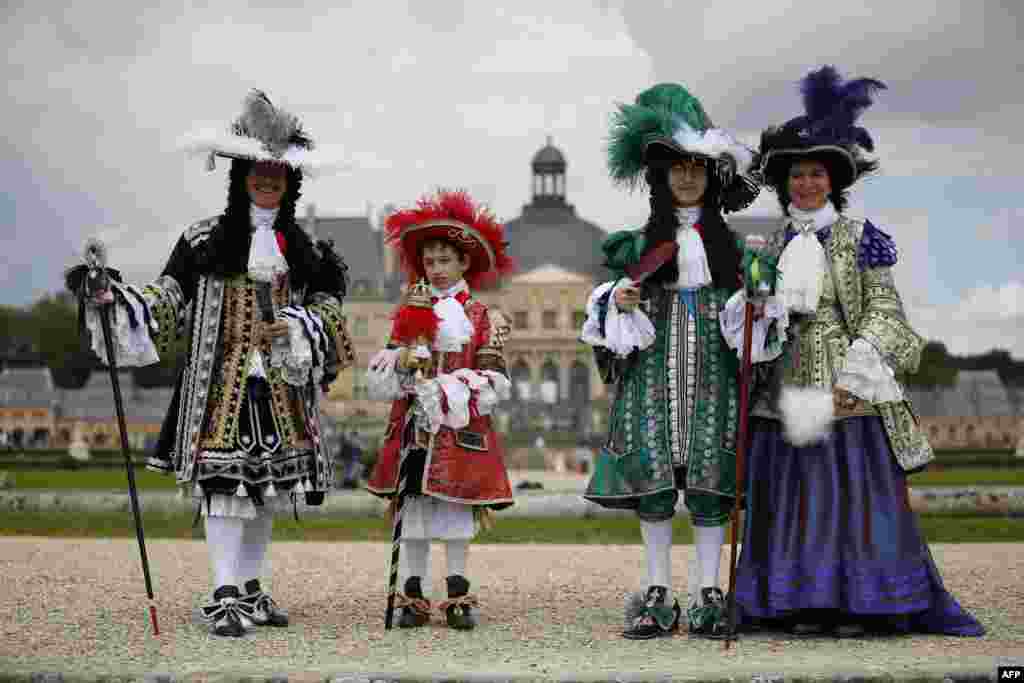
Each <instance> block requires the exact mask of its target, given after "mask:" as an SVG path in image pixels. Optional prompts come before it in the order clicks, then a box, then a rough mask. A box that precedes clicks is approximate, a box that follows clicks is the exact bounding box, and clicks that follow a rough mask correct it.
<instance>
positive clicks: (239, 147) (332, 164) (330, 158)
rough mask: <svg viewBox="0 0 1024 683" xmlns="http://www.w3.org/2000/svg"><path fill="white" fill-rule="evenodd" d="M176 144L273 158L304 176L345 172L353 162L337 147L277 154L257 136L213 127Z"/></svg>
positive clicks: (194, 150) (194, 152)
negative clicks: (244, 135) (237, 133)
mask: <svg viewBox="0 0 1024 683" xmlns="http://www.w3.org/2000/svg"><path fill="white" fill-rule="evenodd" d="M177 147H178V148H179V149H181V150H182V151H184V152H185V153H186V154H188V155H190V156H202V157H210V156H211V155H216V156H220V157H226V158H229V159H249V160H252V161H276V162H278V163H282V164H286V165H288V166H290V167H292V168H295V169H298V170H301V171H302V174H303V175H304V176H306V177H310V178H312V177H316V176H323V175H327V174H329V173H336V172H341V171H348V170H351V169H352V168H353V167H354V164H353V162H351V161H349V160H348V159H346V158H344V156H343V155H342V150H341V149H340V148H338V147H330V148H324V149H319V148H318V149H305V148H303V147H299V146H297V145H290V146H289V147H288V148H287V149H285V150H284V152H283V153H282V154H281V155H280V156H276V155H274V154H273V153H271V152H270V151H269V150H268V149H267V148H266V147H265V146H264V145H263V143H262V142H260V141H259V140H257V139H256V138H250V137H243V136H241V135H235V134H234V133H232V132H230V131H225V130H218V129H215V128H206V129H201V130H197V131H194V132H192V133H189V134H187V135H185V136H182V137H181V138H179V140H178V143H177ZM211 170H212V168H211Z"/></svg>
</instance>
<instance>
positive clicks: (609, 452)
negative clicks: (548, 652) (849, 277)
mask: <svg viewBox="0 0 1024 683" xmlns="http://www.w3.org/2000/svg"><path fill="white" fill-rule="evenodd" d="M751 160H752V154H751V152H750V150H748V149H747V148H745V147H744V146H743V145H741V144H739V143H738V142H736V141H735V140H734V139H733V138H732V137H731V136H729V135H728V134H727V133H725V131H723V130H721V129H718V128H715V127H714V126H713V125H712V123H711V120H710V119H709V117H708V116H707V114H706V113H705V112H704V109H703V107H702V106H701V104H700V102H699V101H698V100H697V99H696V98H695V97H693V96H692V95H691V94H690V93H689V92H687V90H686V89H685V88H683V87H682V86H680V85H676V84H669V83H664V84H660V85H656V86H654V87H653V88H650V89H648V90H646V91H644V92H642V93H640V94H639V95H638V96H637V98H636V100H635V103H634V104H625V105H620V106H619V108H618V111H617V112H616V115H615V117H614V120H613V126H612V131H611V136H610V144H609V149H608V165H609V172H610V174H611V176H612V178H613V179H614V180H615V181H617V182H618V183H620V184H623V185H626V186H627V187H629V188H635V187H636V186H638V185H641V184H645V185H646V186H647V187H648V188H649V192H650V204H651V214H650V218H649V219H648V221H647V224H646V225H645V226H644V227H643V228H641V229H639V230H625V231H621V232H617V233H614V234H612V235H611V236H610V237H609V238H608V239H607V240H606V241H605V242H604V244H603V245H602V249H603V251H604V253H605V258H606V265H607V266H608V268H610V269H611V270H612V271H613V272H614V273H615V274H616V276H617V279H616V280H614V281H611V282H606V283H604V284H602V285H600V286H599V287H597V289H595V290H594V292H593V293H592V294H591V296H590V299H589V301H588V303H587V320H586V322H585V323H584V326H583V332H582V335H581V337H582V339H583V341H584V342H586V343H588V344H590V345H591V346H592V347H593V349H594V353H595V355H596V358H597V362H598V365H599V367H600V370H601V374H602V378H603V379H604V381H605V382H606V383H607V384H609V385H611V386H613V387H614V391H613V392H612V394H613V397H614V398H613V401H612V407H611V414H610V416H609V434H608V438H607V441H606V442H605V445H604V447H603V448H602V449H601V450H600V453H599V454H598V457H597V459H596V463H595V467H594V472H593V476H592V478H591V480H590V483H589V486H588V487H587V491H586V493H585V494H584V495H585V497H586V498H587V499H588V500H591V501H594V502H596V503H598V504H599V505H602V506H604V507H609V508H625V509H631V510H635V511H636V513H637V516H639V517H640V528H641V532H642V535H643V540H644V549H645V554H646V559H647V584H646V585H647V588H646V590H645V591H644V592H643V593H641V594H637V595H635V596H633V597H631V599H630V601H629V602H628V603H627V610H626V627H625V631H624V633H623V635H624V636H625V637H626V638H631V639H646V638H654V637H657V636H660V635H670V634H671V633H673V632H674V631H676V630H677V629H678V624H679V620H680V616H681V610H680V608H679V604H678V601H676V600H675V599H674V598H673V595H672V585H671V547H672V517H673V516H674V514H675V508H676V504H677V502H678V499H679V491H680V490H682V491H684V492H685V503H686V507H687V509H688V510H689V512H690V515H691V519H692V522H693V525H694V528H695V531H696V542H697V555H698V562H699V579H698V581H699V584H700V585H699V587H698V586H694V585H691V586H689V591H690V595H691V599H690V604H689V605H688V609H687V617H688V622H689V628H690V632H691V633H694V634H698V635H703V636H708V637H721V636H723V635H724V634H725V631H726V630H727V629H726V626H727V625H726V614H725V600H724V596H723V595H722V591H721V590H720V588H719V587H718V583H719V580H718V579H719V564H720V553H721V545H722V542H723V541H724V536H725V525H726V522H727V521H728V519H729V515H730V512H731V509H732V505H733V498H734V496H735V491H736V477H735V453H736V427H737V412H738V408H739V394H738V390H739V389H738V383H737V376H738V362H737V359H736V356H735V354H734V353H733V352H732V351H730V349H729V347H728V346H727V345H726V343H725V341H724V339H723V338H722V336H721V332H720V331H719V322H718V314H719V311H721V310H722V308H723V306H724V305H725V302H726V300H728V298H729V297H730V296H731V295H732V294H733V292H735V291H736V290H737V289H739V288H740V287H741V285H742V272H743V269H742V265H741V262H742V259H743V253H742V252H743V250H742V247H741V245H740V243H739V241H738V240H737V237H736V235H735V234H734V233H733V232H732V231H731V230H730V229H729V227H728V226H727V225H726V223H725V221H724V220H723V218H722V213H723V212H729V211H738V210H740V209H743V208H745V207H747V206H749V205H750V203H751V202H752V201H753V200H754V198H755V197H756V196H757V192H758V186H757V185H756V183H754V182H753V181H751V180H750V179H749V178H747V177H746V176H745V173H746V172H747V170H748V169H749V166H750V162H751ZM691 580H692V579H691Z"/></svg>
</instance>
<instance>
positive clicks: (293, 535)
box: [0, 512, 1024, 545]
mask: <svg viewBox="0 0 1024 683" xmlns="http://www.w3.org/2000/svg"><path fill="white" fill-rule="evenodd" d="M918 519H919V521H920V524H921V527H922V530H923V531H924V534H925V537H926V538H927V539H928V542H929V543H995V542H1000V543H1007V542H1014V543H1020V542H1024V519H1019V518H1018V519H1009V518H1006V517H968V516H963V515H920V516H919V517H918ZM145 532H146V537H147V538H202V537H203V536H202V534H203V532H202V524H200V525H199V526H198V527H196V528H193V527H192V515H191V514H189V513H176V514H158V513H151V514H148V515H146V517H145ZM134 535H135V527H134V525H133V524H132V519H131V515H129V514H122V513H98V512H96V513H94V512H76V513H74V514H68V513H60V512H47V513H43V514H40V513H34V512H0V536H53V537H71V538H110V537H132V536H134ZM274 537H275V538H276V539H277V540H283V541H300V540H306V541H389V540H390V539H391V529H390V527H389V526H388V525H387V524H386V523H385V521H384V520H383V519H367V518H352V519H332V518H322V517H315V516H309V517H305V518H302V519H301V520H300V521H298V522H296V521H295V519H294V518H291V517H280V518H278V519H277V520H276V521H275V525H274ZM727 538H728V537H727ZM674 541H675V543H679V544H686V543H692V542H693V533H692V530H691V528H690V525H689V522H688V521H687V519H686V518H685V517H681V516H677V517H676V519H675V534H674ZM476 542H478V543H582V544H595V543H596V544H627V545H628V544H639V543H640V530H639V528H638V525H637V521H636V519H631V518H612V519H600V520H596V519H575V518H571V519H567V518H543V519H529V518H521V517H508V518H504V519H502V518H501V515H500V513H499V514H498V515H497V524H496V526H495V527H494V528H493V529H491V530H490V531H487V532H484V533H482V534H481V535H480V536H479V537H478V538H477V541H476Z"/></svg>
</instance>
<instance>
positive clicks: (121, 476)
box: [6, 467, 1024, 490]
mask: <svg viewBox="0 0 1024 683" xmlns="http://www.w3.org/2000/svg"><path fill="white" fill-rule="evenodd" d="M6 474H7V477H8V478H9V479H10V480H11V482H12V483H13V486H14V488H17V489H91V490H126V489H127V488H128V479H127V476H126V475H125V471H124V468H120V469H116V468H113V469H107V468H102V469H79V470H61V469H52V470H43V469H40V470H33V469H15V470H7V472H6ZM135 481H136V482H137V484H138V486H139V488H140V489H150V490H152V489H164V490H166V489H173V488H174V477H173V476H167V475H162V474H157V473H156V472H150V471H149V470H146V469H143V468H136V470H135ZM910 485H911V486H912V487H913V486H968V485H985V486H1024V468H1006V467H956V468H943V469H933V470H928V471H926V472H922V473H920V474H914V475H911V477H910Z"/></svg>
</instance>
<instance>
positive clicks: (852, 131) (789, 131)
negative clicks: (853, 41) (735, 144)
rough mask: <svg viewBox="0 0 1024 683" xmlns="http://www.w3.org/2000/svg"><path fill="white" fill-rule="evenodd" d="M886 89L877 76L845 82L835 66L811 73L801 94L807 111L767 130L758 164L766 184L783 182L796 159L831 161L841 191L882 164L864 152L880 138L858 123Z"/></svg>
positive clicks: (832, 174) (831, 171)
mask: <svg viewBox="0 0 1024 683" xmlns="http://www.w3.org/2000/svg"><path fill="white" fill-rule="evenodd" d="M885 87H886V86H885V84H884V83H882V82H881V81H878V80H875V79H873V78H857V79H854V80H850V81H844V80H843V78H842V76H840V75H839V72H838V71H837V70H836V68H835V67H834V66H830V65H826V66H823V67H821V68H820V69H818V70H817V71H812V72H811V73H809V74H808V75H807V76H805V77H804V79H803V80H802V81H801V82H800V92H801V93H802V94H803V101H804V110H805V112H806V113H805V114H803V115H802V116H797V117H796V118H793V119H790V120H789V121H787V122H786V123H784V124H782V125H781V126H772V127H770V128H767V129H766V130H765V131H764V132H762V133H761V146H760V150H759V157H760V163H759V164H758V166H759V174H760V175H761V180H762V182H765V183H766V184H768V185H776V184H777V183H778V182H780V181H781V178H782V177H783V176H782V174H783V173H784V172H785V169H787V168H788V165H789V164H790V163H792V161H793V158H794V157H811V158H814V159H819V160H821V161H822V162H823V163H825V164H826V165H827V166H828V169H829V175H830V179H831V181H832V186H833V188H834V189H835V190H837V191H842V190H845V189H846V188H848V187H849V186H850V185H852V184H853V183H854V182H856V180H857V179H858V178H860V177H861V176H863V175H864V174H865V173H868V172H870V171H873V170H874V169H875V168H877V167H878V163H877V162H876V161H874V160H872V159H868V158H867V157H866V156H865V155H864V153H865V152H873V151H874V149H875V143H874V140H872V139H871V135H870V134H869V133H868V131H867V130H865V129H864V128H861V127H860V126H858V125H856V123H857V119H858V118H859V117H860V115H861V114H862V113H863V112H864V110H865V109H867V108H868V107H869V106H871V104H872V103H873V101H874V100H873V96H874V94H875V93H876V92H877V91H879V90H884V89H885Z"/></svg>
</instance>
